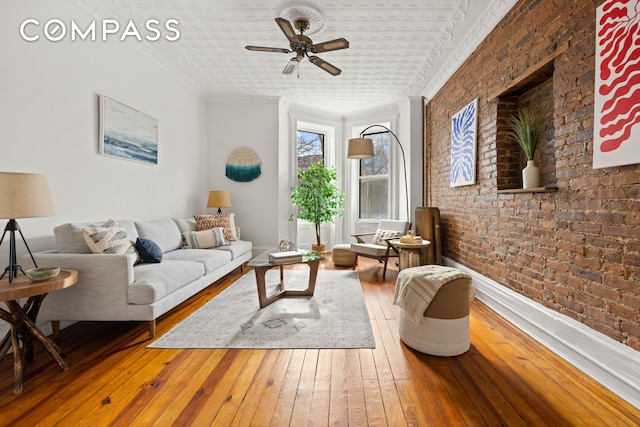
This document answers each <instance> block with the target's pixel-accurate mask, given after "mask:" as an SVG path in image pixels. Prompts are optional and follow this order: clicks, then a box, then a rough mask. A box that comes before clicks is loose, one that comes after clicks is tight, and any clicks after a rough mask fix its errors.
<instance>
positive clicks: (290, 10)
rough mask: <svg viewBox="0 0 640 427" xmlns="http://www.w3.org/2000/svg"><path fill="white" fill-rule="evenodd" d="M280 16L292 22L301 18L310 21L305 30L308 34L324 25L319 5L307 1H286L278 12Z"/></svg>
mask: <svg viewBox="0 0 640 427" xmlns="http://www.w3.org/2000/svg"><path fill="white" fill-rule="evenodd" d="M278 16H279V17H281V18H284V19H286V20H287V21H289V22H291V23H294V22H296V21H300V20H306V21H307V22H309V28H308V29H305V30H304V34H305V35H306V36H309V35H311V34H315V33H317V32H318V31H320V30H321V29H322V28H323V27H324V15H323V14H322V11H321V10H320V9H319V8H318V7H317V6H315V5H313V4H311V3H307V2H290V3H286V4H285V5H284V6H283V8H282V9H281V10H280V12H279V13H278Z"/></svg>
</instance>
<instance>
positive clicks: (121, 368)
mask: <svg viewBox="0 0 640 427" xmlns="http://www.w3.org/2000/svg"><path fill="white" fill-rule="evenodd" d="M333 268H339V267H334V266H333V264H332V263H331V261H330V260H326V261H323V263H322V265H321V269H333ZM358 270H359V273H360V279H361V282H362V289H363V292H364V295H365V299H366V302H367V308H368V310H369V315H370V317H371V324H372V327H373V331H374V335H375V340H376V348H375V349H350V350H237V349H235V350H234V349H212V350H198V349H185V350H169V349H147V348H146V346H147V344H148V343H149V342H148V341H147V325H146V323H115V322H113V323H109V322H83V323H77V324H75V325H73V326H71V327H69V328H66V329H64V330H62V331H61V334H60V338H59V340H58V342H59V344H60V345H61V347H62V348H63V349H65V350H66V352H67V354H68V361H69V363H70V364H71V368H70V369H69V370H68V371H62V370H61V369H60V368H59V367H58V366H57V364H55V362H53V361H52V360H51V358H50V357H49V356H48V354H46V353H45V352H44V351H43V350H42V349H41V348H39V347H36V355H35V360H34V362H33V363H32V364H29V365H28V366H27V368H26V372H25V378H24V392H23V393H22V394H21V395H18V396H15V395H14V394H13V362H12V357H10V356H9V357H6V358H5V359H4V360H2V361H0V424H1V425H7V426H109V425H113V426H151V425H157V426H166V425H177V426H187V425H194V426H207V425H214V426H226V425H237V426H248V425H254V426H267V425H272V426H287V425H290V426H312V425H313V426H316V425H317V426H325V425H338V426H347V425H350V426H363V425H371V426H385V425H389V426H404V425H419V426H464V425H468V426H544V425H552V426H567V425H575V426H630V425H640V411H639V410H638V409H636V408H634V407H632V406H631V405H629V404H627V403H625V402H624V401H622V400H621V399H619V398H617V397H616V396H615V395H613V394H612V393H610V392H609V391H607V390H606V389H604V388H603V387H602V386H600V385H599V384H597V383H596V382H595V381H593V380H592V379H590V378H589V377H587V376H586V375H584V374H583V373H581V372H579V371H577V370H576V369H575V368H573V367H572V366H570V365H568V364H567V363H565V362H564V361H563V360H562V359H560V358H558V357H557V356H555V355H554V354H553V353H551V352H550V351H548V350H547V349H545V348H544V347H542V346H541V345H539V344H538V343H536V342H535V341H533V340H532V339H531V338H529V337H528V336H527V335H525V334H524V333H522V332H521V331H519V330H518V329H516V328H514V327H513V326H512V325H511V324H509V323H508V322H507V321H505V320H503V319H502V318H501V317H499V316H498V315H496V314H495V313H494V312H492V311H491V310H490V309H489V308H487V307H486V306H485V305H483V304H482V303H481V302H479V301H477V300H475V301H474V302H473V303H472V310H471V316H472V318H471V349H470V350H469V351H468V352H467V353H465V354H464V355H461V356H458V357H451V358H442V357H433V356H427V355H424V354H421V353H418V352H415V351H413V350H411V349H409V348H408V347H406V346H405V345H404V344H402V343H401V342H400V340H399V338H398V320H397V318H398V308H397V307H396V306H394V305H392V298H393V289H394V283H395V278H396V274H397V271H396V270H394V267H390V271H388V272H387V280H386V281H383V280H382V279H381V275H382V266H381V264H378V263H377V261H375V260H368V259H361V260H360V261H359V266H358ZM245 271H246V269H245ZM239 277H240V272H239V271H235V272H233V273H231V274H230V275H229V276H227V277H226V278H224V279H222V280H220V281H218V282H216V283H215V284H214V285H212V286H210V287H209V288H208V289H206V290H205V291H203V292H201V293H200V294H198V295H197V296H196V297H194V298H192V299H190V300H189V301H187V302H185V303H184V304H182V305H181V306H180V307H178V308H177V309H175V310H173V311H171V312H170V313H167V314H166V315H165V316H163V317H161V318H160V320H159V322H158V329H157V334H158V336H160V335H162V334H163V333H165V332H167V331H168V330H169V329H170V328H171V327H172V326H173V325H175V324H176V323H177V322H179V321H181V320H183V319H184V318H186V317H187V316H189V314H190V313H192V312H193V311H194V310H196V309H197V308H198V307H200V306H202V305H203V304H204V303H206V302H207V301H209V300H210V299H211V298H213V297H215V296H216V295H217V294H219V293H220V292H221V291H222V290H223V289H225V288H226V287H228V286H229V285H230V284H231V283H233V282H234V281H235V280H237V279H238V278H239ZM210 326H211V327H212V328H215V327H216V325H210Z"/></svg>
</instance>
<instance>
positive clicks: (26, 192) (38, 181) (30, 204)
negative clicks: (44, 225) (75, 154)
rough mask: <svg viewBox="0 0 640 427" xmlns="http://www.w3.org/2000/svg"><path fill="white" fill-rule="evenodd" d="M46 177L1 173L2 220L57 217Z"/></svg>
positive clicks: (30, 174) (0, 198) (0, 208)
mask: <svg viewBox="0 0 640 427" xmlns="http://www.w3.org/2000/svg"><path fill="white" fill-rule="evenodd" d="M55 214H56V212H55V208H54V207H53V198H52V197H51V188H50V187H49V180H48V179H47V176H46V175H43V174H36V173H17V172H0V218H1V219H16V218H38V217H44V216H53V215H55Z"/></svg>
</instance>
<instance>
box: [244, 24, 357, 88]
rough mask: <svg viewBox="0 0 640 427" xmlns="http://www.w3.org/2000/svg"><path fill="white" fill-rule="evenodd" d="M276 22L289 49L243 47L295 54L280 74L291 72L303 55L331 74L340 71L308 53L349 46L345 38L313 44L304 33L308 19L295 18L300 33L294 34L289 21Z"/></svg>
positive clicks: (334, 74)
mask: <svg viewBox="0 0 640 427" xmlns="http://www.w3.org/2000/svg"><path fill="white" fill-rule="evenodd" d="M276 23H277V24H278V26H279V27H280V29H281V30H282V32H283V33H284V35H285V37H286V38H287V39H288V40H289V46H290V47H291V50H289V49H284V48H278V47H262V46H245V48H246V49H248V50H253V51H258V52H281V53H295V54H296V56H294V57H293V58H291V60H290V61H289V63H288V64H287V66H286V67H284V70H282V74H291V73H293V71H294V70H296V69H297V68H298V65H299V64H300V61H302V59H303V58H304V57H305V56H306V57H307V58H308V59H309V62H311V63H312V64H314V65H317V66H318V67H320V68H322V69H323V70H324V71H326V72H327V73H329V74H331V75H333V76H337V75H338V74H340V73H341V72H342V70H340V68H338V67H336V66H334V65H331V64H329V63H328V62H327V61H325V60H324V59H321V58H319V57H317V56H315V55H309V53H324V52H330V51H332V50H339V49H346V48H348V47H349V42H348V41H347V40H346V39H343V38H339V39H335V40H330V41H327V42H324V43H316V44H313V42H312V41H311V39H310V38H309V37H307V36H305V35H304V32H305V31H306V30H308V29H309V21H308V20H307V19H304V18H300V19H296V20H295V21H294V23H293V25H294V26H295V27H296V29H297V30H298V31H300V34H296V32H295V31H294V29H293V26H292V25H291V23H290V22H289V21H287V20H286V19H284V18H276Z"/></svg>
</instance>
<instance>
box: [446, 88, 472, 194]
mask: <svg viewBox="0 0 640 427" xmlns="http://www.w3.org/2000/svg"><path fill="white" fill-rule="evenodd" d="M477 123H478V98H476V99H474V100H473V101H471V102H470V103H469V104H468V105H467V106H466V107H464V108H463V109H462V110H460V111H458V112H457V113H456V114H455V115H454V116H453V117H452V118H451V173H450V183H451V187H460V186H462V185H471V184H475V183H476V143H477V135H478V124H477Z"/></svg>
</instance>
